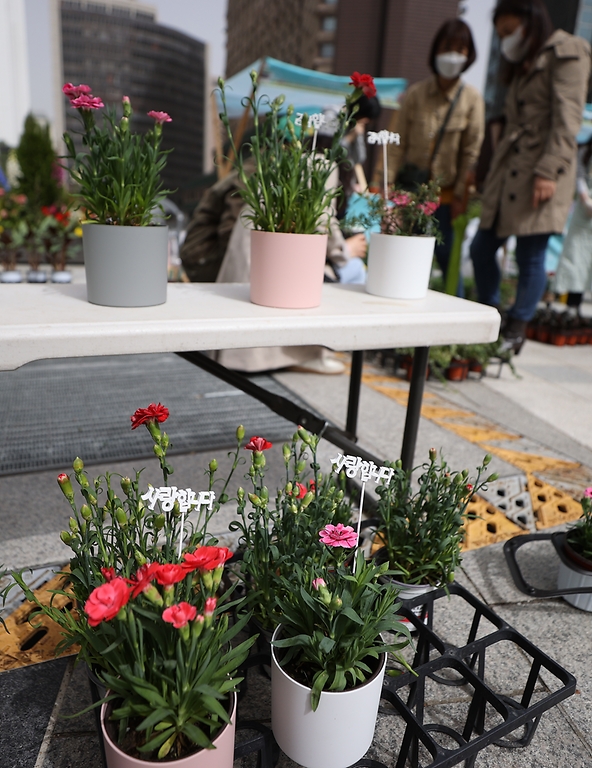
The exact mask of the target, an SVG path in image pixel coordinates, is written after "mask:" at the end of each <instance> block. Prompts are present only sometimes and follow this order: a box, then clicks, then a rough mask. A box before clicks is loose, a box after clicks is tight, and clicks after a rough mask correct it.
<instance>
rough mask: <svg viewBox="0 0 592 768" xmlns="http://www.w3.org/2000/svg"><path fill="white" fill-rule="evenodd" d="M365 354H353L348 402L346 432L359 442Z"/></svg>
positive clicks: (360, 352) (361, 352)
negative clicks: (358, 432)
mask: <svg viewBox="0 0 592 768" xmlns="http://www.w3.org/2000/svg"><path fill="white" fill-rule="evenodd" d="M363 365H364V352H363V351H362V350H356V351H355V352H352V361H351V372H350V374H349V398H348V401H347V421H346V423H345V431H346V433H347V434H348V436H349V437H351V439H352V440H357V435H356V433H357V431H358V411H359V408H360V389H361V386H362V367H363Z"/></svg>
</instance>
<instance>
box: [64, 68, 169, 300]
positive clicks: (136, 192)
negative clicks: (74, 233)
mask: <svg viewBox="0 0 592 768" xmlns="http://www.w3.org/2000/svg"><path fill="white" fill-rule="evenodd" d="M62 90H63V92H64V94H65V95H66V96H67V97H68V98H69V99H70V105H71V106H72V107H73V108H74V109H76V110H77V112H78V114H79V115H80V119H81V122H82V126H83V132H82V145H83V150H84V151H82V152H80V151H79V150H78V149H77V148H76V146H75V143H74V139H73V138H72V137H71V136H70V135H69V134H67V133H65V134H64V142H65V144H66V147H67V150H68V153H67V156H66V157H67V159H68V161H69V164H68V171H69V173H70V176H71V177H72V180H73V181H74V183H75V184H76V186H77V187H78V194H79V197H80V200H81V203H82V205H83V207H84V208H85V210H86V216H87V219H86V222H85V223H84V224H83V225H82V229H83V248H84V266H85V271H86V284H87V295H88V300H89V301H90V302H92V303H93V304H103V305H106V306H118V307H144V306H153V305H155V304H163V303H164V302H165V301H166V290H167V255H168V228H167V227H166V226H158V225H157V224H156V223H155V216H156V215H158V213H159V212H160V203H161V201H162V200H163V198H164V197H165V196H166V195H167V194H168V190H165V189H163V184H162V181H161V178H160V176H161V174H162V172H163V170H164V167H165V164H166V156H167V154H168V152H165V151H163V150H162V149H161V141H162V129H163V124H164V123H168V122H171V118H170V117H169V115H167V113H166V112H155V111H151V112H149V113H148V115H149V117H152V118H153V119H154V128H152V129H151V130H149V131H148V132H147V133H146V134H144V135H140V134H135V133H132V132H131V131H130V118H131V116H132V106H131V103H130V100H129V98H128V97H127V96H124V97H123V99H122V104H123V116H122V117H121V118H120V119H119V120H118V119H117V117H116V113H115V110H113V109H108V110H106V111H105V113H104V114H103V120H102V123H101V124H100V125H99V123H98V122H97V121H96V120H95V113H96V112H97V110H100V109H102V108H103V107H104V104H103V102H102V101H101V99H100V98H99V97H98V96H93V95H92V94H91V88H90V87H89V86H88V85H84V84H81V85H78V86H74V85H72V83H66V85H64V87H63V88H62ZM169 151H170V150H169Z"/></svg>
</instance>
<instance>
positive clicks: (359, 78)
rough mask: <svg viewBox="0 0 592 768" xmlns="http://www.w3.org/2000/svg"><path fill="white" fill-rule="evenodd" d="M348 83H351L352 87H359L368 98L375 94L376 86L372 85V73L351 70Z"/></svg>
mask: <svg viewBox="0 0 592 768" xmlns="http://www.w3.org/2000/svg"><path fill="white" fill-rule="evenodd" d="M350 85H353V87H354V88H359V89H360V90H361V91H362V92H363V93H364V96H367V97H368V98H369V99H371V98H372V97H373V96H376V86H375V85H374V78H373V77H372V75H361V74H360V73H359V72H353V73H352V76H351V81H350Z"/></svg>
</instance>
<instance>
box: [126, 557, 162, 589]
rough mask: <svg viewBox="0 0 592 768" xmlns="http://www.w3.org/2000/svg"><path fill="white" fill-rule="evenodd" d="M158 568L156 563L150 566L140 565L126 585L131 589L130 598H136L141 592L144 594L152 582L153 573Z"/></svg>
mask: <svg viewBox="0 0 592 768" xmlns="http://www.w3.org/2000/svg"><path fill="white" fill-rule="evenodd" d="M156 568H158V563H150V565H141V566H140V567H139V568H138V570H137V571H136V575H135V576H134V577H133V578H131V579H129V581H128V584H129V585H130V586H131V587H132V597H137V596H138V595H139V594H140V593H141V592H145V591H146V590H147V589H148V587H149V586H150V585H151V584H152V582H153V580H154V571H155V569H156Z"/></svg>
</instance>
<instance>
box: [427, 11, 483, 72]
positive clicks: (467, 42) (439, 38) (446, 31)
mask: <svg viewBox="0 0 592 768" xmlns="http://www.w3.org/2000/svg"><path fill="white" fill-rule="evenodd" d="M444 42H446V43H459V44H460V45H461V46H462V47H463V48H466V49H467V50H468V54H467V63H466V64H465V66H464V67H463V70H462V71H463V72H464V71H465V70H467V69H468V68H469V67H470V66H471V64H472V63H473V62H474V61H475V59H476V58H477V51H476V50H475V42H474V40H473V35H472V34H471V28H470V27H469V25H468V24H466V23H465V22H464V21H463V20H462V19H450V20H449V21H445V22H444V24H442V26H441V27H440V29H439V30H438V31H437V32H436V36H435V37H434V40H433V42H432V47H431V48H430V55H429V57H428V65H429V67H430V69H431V70H432V72H433V73H434V74H437V70H436V56H437V55H438V49H439V48H440V46H441V45H442V43H444Z"/></svg>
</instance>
